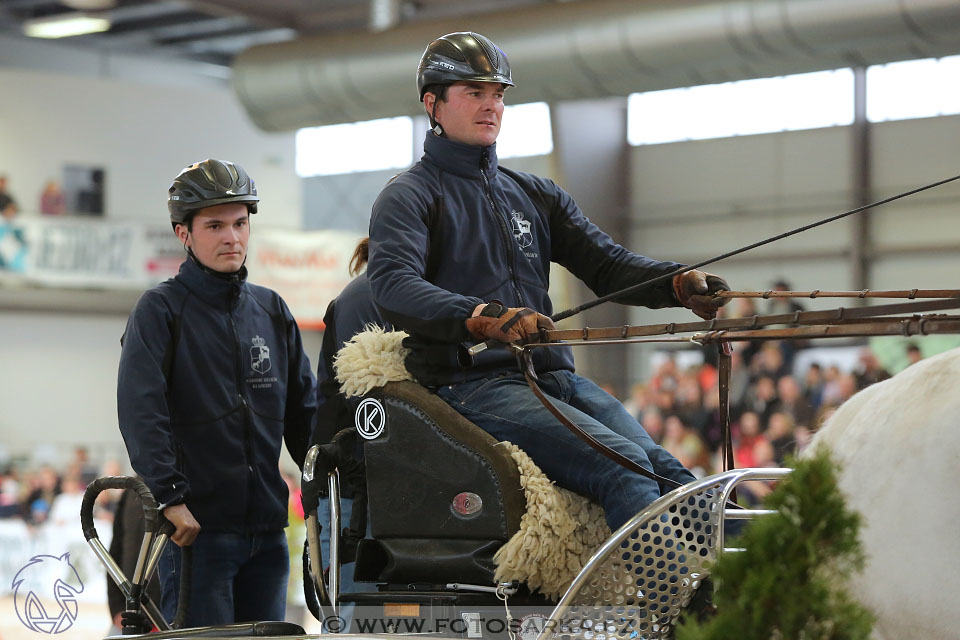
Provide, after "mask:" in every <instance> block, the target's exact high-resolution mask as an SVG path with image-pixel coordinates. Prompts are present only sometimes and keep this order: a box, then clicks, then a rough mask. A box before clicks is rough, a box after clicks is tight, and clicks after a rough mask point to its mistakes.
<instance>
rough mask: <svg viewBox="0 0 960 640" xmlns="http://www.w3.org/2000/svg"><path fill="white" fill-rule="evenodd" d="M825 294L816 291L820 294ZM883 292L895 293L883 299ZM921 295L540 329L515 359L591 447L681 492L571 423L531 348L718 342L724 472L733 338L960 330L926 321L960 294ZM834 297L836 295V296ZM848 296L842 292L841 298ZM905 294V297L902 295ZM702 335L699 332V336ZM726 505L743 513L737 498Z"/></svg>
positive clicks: (952, 320) (956, 319)
mask: <svg viewBox="0 0 960 640" xmlns="http://www.w3.org/2000/svg"><path fill="white" fill-rule="evenodd" d="M919 292H920V290H917V289H912V290H909V291H905V292H874V295H871V296H867V295H863V294H864V292H863V291H861V292H827V294H826V295H821V297H858V298H864V297H905V298H909V299H911V300H913V299H915V298H916V297H923V296H918V293H919ZM776 293H778V294H780V295H778V296H776V297H800V296H798V295H790V294H794V293H803V294H804V296H803V297H811V298H812V297H817V295H810V293H811V292H776ZM820 293H821V292H819V291H817V292H816V294H818V295H819V294H820ZM884 293H887V294H891V295H882V294H884ZM923 293H925V294H928V295H930V297H936V298H940V299H935V300H922V301H919V302H906V303H897V304H887V305H877V306H872V307H855V308H850V309H845V308H843V307H838V308H836V309H830V310H826V311H795V312H793V313H787V314H772V315H765V316H759V315H755V316H752V317H749V318H729V319H722V320H718V319H714V320H708V321H702V322H687V323H669V324H657V325H637V326H629V325H624V326H622V327H605V328H594V329H591V328H589V327H585V328H583V329H574V330H560V329H553V330H542V331H541V332H540V335H539V337H538V341H537V342H532V343H529V344H524V345H510V347H511V348H512V349H513V350H514V353H515V355H516V357H517V361H518V364H519V366H520V370H521V371H522V372H523V375H524V378H525V379H526V381H527V385H528V386H529V387H530V390H531V391H532V392H533V394H534V395H535V396H536V397H537V399H538V400H540V402H541V403H542V404H543V406H544V407H545V408H546V409H547V410H548V411H549V412H550V413H551V414H553V416H554V417H555V418H556V419H557V420H558V421H559V422H560V423H561V424H563V425H564V426H565V427H566V428H567V429H569V430H570V431H571V432H572V433H573V434H574V435H576V436H577V437H578V438H580V439H581V440H583V441H585V442H586V443H587V444H589V445H590V446H591V447H592V448H593V449H595V450H596V451H598V452H599V453H601V454H602V455H604V456H606V457H607V458H609V459H611V460H613V461H614V462H616V463H617V464H619V465H621V466H623V467H625V468H627V469H629V470H631V471H633V472H635V473H639V474H640V475H642V476H645V477H647V478H650V479H651V480H653V481H655V482H657V483H658V484H660V485H661V487H663V486H666V487H670V488H677V487H680V486H682V485H681V483H679V482H677V481H675V480H671V479H670V478H666V477H664V476H661V475H659V474H657V473H655V472H654V471H652V470H650V469H647V468H645V467H643V466H641V465H640V464H639V463H637V462H634V461H633V460H631V459H629V458H627V457H626V456H624V455H623V454H621V453H620V452H618V451H615V450H614V449H611V448H610V447H608V446H607V445H605V444H603V443H602V442H600V441H599V440H597V439H596V438H594V437H593V436H592V435H590V434H589V433H587V432H586V431H585V430H584V429H582V428H581V427H580V426H579V425H577V424H576V423H575V422H573V421H572V420H570V419H569V418H567V416H565V415H564V414H563V412H562V411H561V410H560V409H559V408H557V406H556V405H555V404H554V403H553V402H552V401H551V400H550V398H549V397H548V396H547V394H545V393H544V392H543V390H542V389H541V388H540V386H539V385H538V384H537V380H538V378H537V373H536V370H535V368H534V365H533V350H534V349H536V348H549V347H551V346H571V345H610V344H625V343H637V342H689V343H695V344H701V345H703V344H710V343H712V344H717V345H718V352H719V353H718V356H719V357H718V390H719V395H720V405H719V409H720V422H721V430H722V442H723V448H722V460H723V470H724V471H727V470H729V469H735V468H736V465H735V461H734V458H733V437H732V433H731V429H730V373H731V369H732V363H731V354H732V349H731V348H730V342H731V341H756V340H783V339H790V338H794V339H795V338H828V337H850V336H875V335H907V336H909V335H927V334H931V333H960V316H946V315H942V314H935V315H927V316H921V315H917V314H919V313H921V312H927V311H943V310H947V309H958V308H960V290H935V291H929V290H923ZM766 294H767V295H764V292H722V294H721V295H723V297H744V298H747V297H764V298H767V297H773V296H771V295H770V294H771V292H766ZM832 294H836V295H832ZM841 294H842V295H841ZM900 294H903V295H900ZM898 314H913V315H912V316H910V317H906V318H904V317H890V316H894V315H898ZM783 324H790V325H794V326H792V327H788V328H780V329H766V328H764V327H770V326H772V325H783ZM694 332H700V333H694ZM678 333H694V335H691V336H683V337H681V336H676V335H675V334H678ZM643 336H664V337H662V338H643ZM728 506H730V507H736V508H739V505H737V504H736V494H733V495H732V500H731V501H729V502H728Z"/></svg>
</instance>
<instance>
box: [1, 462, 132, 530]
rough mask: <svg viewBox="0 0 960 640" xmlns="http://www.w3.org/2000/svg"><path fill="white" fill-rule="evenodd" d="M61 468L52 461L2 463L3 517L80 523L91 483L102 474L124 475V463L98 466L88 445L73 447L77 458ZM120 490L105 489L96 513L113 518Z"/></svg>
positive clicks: (37, 522)
mask: <svg viewBox="0 0 960 640" xmlns="http://www.w3.org/2000/svg"><path fill="white" fill-rule="evenodd" d="M58 467H59V468H62V469H64V470H63V471H62V472H58V471H57V470H56V469H55V468H54V467H53V466H51V465H50V464H37V463H31V462H30V461H28V460H23V459H16V460H15V461H12V462H11V461H10V460H5V461H4V463H3V466H2V467H0V519H3V518H18V519H20V520H23V521H24V522H25V523H26V524H27V525H29V526H30V527H40V526H43V525H45V524H47V523H50V524H53V525H58V526H61V525H68V526H72V525H74V524H75V525H76V526H78V527H79V526H80V525H79V523H80V503H81V501H82V500H83V492H84V490H85V489H86V487H87V485H88V484H89V483H90V482H92V481H93V480H94V479H96V478H97V477H99V476H107V475H124V471H123V466H122V465H121V463H120V462H118V461H116V460H108V461H107V462H106V463H105V464H104V465H103V467H102V468H101V469H98V468H97V467H96V466H94V465H93V464H92V463H91V461H90V459H89V454H88V450H87V448H86V447H85V446H78V447H76V448H75V449H74V450H73V459H72V460H71V461H70V462H69V463H68V464H66V465H58ZM119 497H120V492H119V491H115V490H108V491H104V492H102V493H101V494H100V496H99V497H98V498H97V501H96V503H95V504H94V512H93V515H94V517H95V518H97V519H101V520H107V521H110V520H112V519H113V514H114V512H115V511H116V504H117V500H118V499H119Z"/></svg>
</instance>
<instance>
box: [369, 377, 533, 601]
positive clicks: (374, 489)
mask: <svg viewBox="0 0 960 640" xmlns="http://www.w3.org/2000/svg"><path fill="white" fill-rule="evenodd" d="M356 418H357V424H358V431H359V433H360V435H361V437H362V438H364V443H363V449H364V460H365V463H366V480H367V500H368V506H369V513H370V516H369V517H370V530H371V534H372V537H373V539H374V540H376V541H377V543H378V547H379V549H378V551H377V552H373V554H374V557H375V558H377V560H376V561H375V562H374V563H370V561H369V560H367V562H365V563H364V562H360V561H358V565H357V569H356V572H357V573H358V574H362V573H367V574H369V573H370V572H371V569H373V568H374V567H376V568H378V569H379V570H378V571H376V573H377V575H376V577H375V579H377V580H379V581H385V582H390V583H408V582H429V583H443V582H451V581H455V582H473V583H477V584H491V583H493V574H494V570H495V566H494V562H493V555H494V553H495V552H496V551H497V550H498V549H499V548H500V547H501V546H502V545H503V544H505V543H506V542H507V541H508V540H509V539H510V538H511V536H513V535H514V534H515V533H516V532H517V531H518V530H519V529H520V519H521V517H522V516H523V514H524V511H525V509H526V501H525V498H524V494H523V488H522V487H521V486H520V472H519V470H518V469H517V465H516V463H515V462H514V461H513V459H512V458H511V456H510V452H509V450H508V449H507V448H506V447H504V446H503V444H502V443H499V442H498V441H497V440H496V439H494V438H493V437H492V436H490V435H489V434H487V433H486V432H484V431H483V430H481V429H480V428H478V427H476V426H475V425H473V424H472V423H471V422H469V421H468V420H467V419H466V418H464V417H463V416H461V415H460V414H459V413H457V412H456V411H455V410H454V409H453V408H452V407H450V406H449V405H448V404H447V403H446V402H444V401H443V400H442V399H440V398H439V397H437V396H436V395H434V394H432V393H430V392H429V391H427V390H426V389H424V388H423V387H421V386H420V385H418V384H416V383H414V382H409V381H404V382H389V383H387V384H386V385H384V386H383V387H379V388H377V389H374V390H373V391H371V392H370V393H368V394H367V395H366V396H364V398H363V400H362V401H361V402H360V405H359V406H358V408H357V411H356ZM369 546H370V545H369V543H367V544H365V545H364V547H369ZM364 547H361V550H360V552H358V557H363V556H366V557H368V558H369V557H370V555H369V554H371V549H370V548H364ZM368 563H370V564H368ZM377 565H379V567H378V566H377ZM451 576H456V579H452V578H451ZM364 577H370V576H369V575H368V576H363V575H357V576H356V578H357V579H364Z"/></svg>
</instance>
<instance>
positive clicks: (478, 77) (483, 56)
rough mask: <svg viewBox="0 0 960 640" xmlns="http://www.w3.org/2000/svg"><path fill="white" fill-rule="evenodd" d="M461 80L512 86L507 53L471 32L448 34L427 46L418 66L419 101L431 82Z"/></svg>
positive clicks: (442, 82) (440, 82) (439, 82)
mask: <svg viewBox="0 0 960 640" xmlns="http://www.w3.org/2000/svg"><path fill="white" fill-rule="evenodd" d="M460 80H467V81H469V80H472V81H474V82H501V83H503V84H505V85H507V86H508V87H512V86H514V85H513V80H512V79H511V77H510V61H509V60H507V55H506V54H505V53H504V52H503V50H502V49H501V48H500V47H498V46H497V45H495V44H494V43H493V41H492V40H490V38H488V37H486V36H482V35H480V34H479V33H474V32H472V31H458V32H456V33H448V34H447V35H445V36H440V37H439V38H437V39H436V40H434V41H433V42H431V43H430V44H429V45H427V49H426V51H424V52H423V56H422V57H421V58H420V66H419V67H417V91H419V92H420V101H421V102H423V94H424V93H426V90H427V88H428V87H429V86H430V85H432V84H453V83H454V82H457V81H460Z"/></svg>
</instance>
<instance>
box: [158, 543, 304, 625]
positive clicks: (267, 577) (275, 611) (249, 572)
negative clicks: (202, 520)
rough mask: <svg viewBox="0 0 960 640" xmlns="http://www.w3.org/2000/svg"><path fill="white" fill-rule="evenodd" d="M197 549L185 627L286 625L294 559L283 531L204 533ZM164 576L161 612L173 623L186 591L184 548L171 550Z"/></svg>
mask: <svg viewBox="0 0 960 640" xmlns="http://www.w3.org/2000/svg"><path fill="white" fill-rule="evenodd" d="M192 547H193V567H192V568H193V585H192V589H191V591H190V609H189V611H188V613H187V620H186V623H185V626H188V627H201V626H209V625H220V624H230V623H232V622H251V621H257V620H283V619H284V616H285V614H286V609H287V577H288V576H289V574H290V556H289V554H288V552H287V538H286V536H285V535H284V532H283V531H282V530H280V531H270V532H266V533H247V534H243V533H226V532H204V531H201V532H200V535H199V536H197V539H196V540H195V541H194V543H193V545H192ZM158 570H159V572H160V589H161V596H160V603H161V610H162V611H163V617H164V618H166V619H167V621H168V622H170V621H172V620H173V616H174V614H175V613H176V610H177V597H178V592H179V590H180V547H178V546H177V545H175V544H173V543H169V544H167V547H166V549H164V550H163V555H162V556H161V558H160V566H159V568H158Z"/></svg>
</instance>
